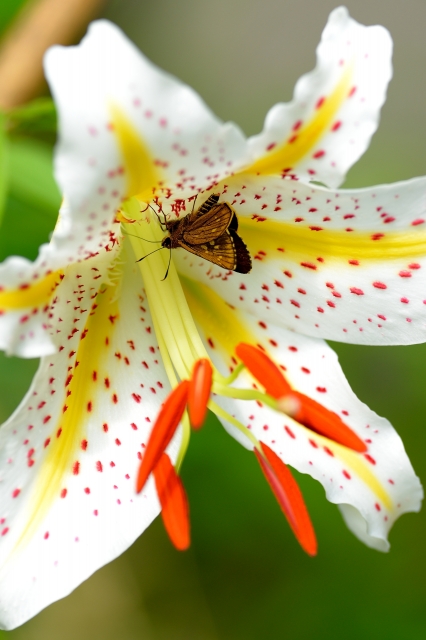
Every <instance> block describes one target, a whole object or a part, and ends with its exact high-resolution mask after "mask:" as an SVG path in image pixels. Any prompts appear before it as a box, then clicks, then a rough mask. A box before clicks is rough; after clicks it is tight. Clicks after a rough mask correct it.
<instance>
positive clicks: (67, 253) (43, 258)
mask: <svg viewBox="0 0 426 640" xmlns="http://www.w3.org/2000/svg"><path fill="white" fill-rule="evenodd" d="M116 229H117V224H114V222H113V218H112V217H111V216H110V217H109V220H108V221H107V220H106V219H103V220H99V219H98V218H97V216H96V215H93V216H89V219H87V218H86V217H85V216H82V215H77V216H75V215H74V216H73V215H72V214H71V211H70V209H69V207H68V206H67V205H65V204H64V205H63V206H62V208H61V212H60V215H59V219H58V222H57V225H56V228H55V230H54V232H53V235H52V239H51V241H50V243H49V244H44V245H42V246H41V247H40V251H39V255H38V257H37V259H36V260H35V261H34V262H30V261H29V260H26V259H25V258H21V257H18V256H12V257H10V258H8V259H7V260H5V261H4V262H3V263H2V264H1V265H0V349H4V350H5V351H6V352H7V353H9V354H12V353H14V354H17V355H20V356H23V357H26V358H35V357H38V356H43V355H48V354H51V353H54V351H55V349H56V346H55V341H54V338H53V336H54V334H55V332H56V329H57V327H56V326H55V323H56V322H57V321H58V317H57V316H56V306H57V305H56V298H55V294H56V293H57V287H58V286H59V284H60V283H61V282H62V281H63V279H64V278H66V277H68V276H67V269H68V267H69V265H72V264H77V263H80V262H83V261H86V260H87V259H89V258H90V260H91V265H90V268H88V270H89V271H90V270H91V272H92V276H93V278H96V279H100V278H104V277H106V273H107V270H108V268H109V266H110V264H111V262H112V261H113V260H114V258H115V257H116V253H117V250H118V247H117V246H116V237H115V230H116ZM83 269H84V267H83ZM73 297H74V298H75V299H77V297H78V295H77V292H76V291H74V294H73ZM75 302H76V300H75ZM59 317H60V316H59Z"/></svg>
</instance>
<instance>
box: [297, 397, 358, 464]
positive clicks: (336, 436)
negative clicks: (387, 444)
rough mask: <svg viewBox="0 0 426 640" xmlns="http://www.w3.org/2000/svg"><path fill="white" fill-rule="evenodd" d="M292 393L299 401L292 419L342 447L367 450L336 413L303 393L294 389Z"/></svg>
mask: <svg viewBox="0 0 426 640" xmlns="http://www.w3.org/2000/svg"><path fill="white" fill-rule="evenodd" d="M294 395H295V396H296V398H297V399H298V400H299V402H300V410H299V411H298V412H297V413H296V414H294V419H295V420H297V422H300V423H301V424H303V425H304V426H306V427H308V428H309V429H312V430H313V431H316V432H317V433H320V434H321V435H323V436H326V437H327V438H330V440H334V442H337V443H338V444H342V445H343V446H344V447H348V448H349V449H353V451H357V452H359V453H364V452H365V451H367V445H366V444H365V442H363V441H362V440H361V438H360V437H359V436H358V435H357V434H356V433H355V431H353V430H352V429H351V428H350V427H348V426H347V425H346V424H345V423H344V422H343V420H342V419H341V418H340V416H338V415H337V413H334V412H333V411H330V409H327V408H326V407H324V406H323V405H322V404H319V402H316V400H313V399H312V398H309V397H308V396H305V395H304V394H303V393H299V392H298V391H295V392H294Z"/></svg>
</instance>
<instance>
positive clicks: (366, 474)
mask: <svg viewBox="0 0 426 640" xmlns="http://www.w3.org/2000/svg"><path fill="white" fill-rule="evenodd" d="M315 438H316V439H317V440H318V439H321V440H322V441H323V442H324V443H326V446H327V448H328V449H330V451H331V452H332V453H333V454H334V455H335V456H336V458H339V460H341V461H342V462H343V463H344V464H346V465H347V466H348V467H350V468H351V469H352V471H353V473H354V474H355V475H356V476H357V477H358V478H359V479H360V480H362V482H364V484H366V485H367V487H368V488H369V489H371V491H372V492H373V493H374V494H375V496H376V497H377V498H378V499H379V500H380V501H381V502H382V504H383V505H384V506H385V507H386V509H389V510H392V508H393V502H392V498H391V497H390V495H389V493H388V492H387V491H386V489H385V488H384V486H383V485H382V483H381V482H380V480H379V479H378V477H377V476H376V475H375V474H374V473H373V472H372V471H371V469H370V468H369V466H368V465H370V466H371V464H373V463H374V464H375V462H374V459H373V458H371V457H370V460H373V462H369V463H367V462H365V460H364V458H363V457H362V455H360V454H359V453H355V452H354V451H351V450H350V449H347V448H346V447H342V446H341V445H339V444H336V443H335V442H332V441H331V440H328V438H322V437H319V436H317V435H315Z"/></svg>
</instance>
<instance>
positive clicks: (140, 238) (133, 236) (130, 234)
mask: <svg viewBox="0 0 426 640" xmlns="http://www.w3.org/2000/svg"><path fill="white" fill-rule="evenodd" d="M123 235H124V236H132V238H139V240H144V241H145V242H151V243H152V244H156V243H158V242H162V240H147V239H146V238H142V236H135V234H134V233H124V231H123Z"/></svg>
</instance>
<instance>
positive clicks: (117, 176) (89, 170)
mask: <svg viewBox="0 0 426 640" xmlns="http://www.w3.org/2000/svg"><path fill="white" fill-rule="evenodd" d="M45 68H46V75H47V78H48V81H49V84H50V86H51V90H52V93H53V95H54V98H55V102H56V104H57V107H58V110H59V125H60V139H59V145H58V149H57V159H56V176H57V179H58V182H59V185H60V187H61V188H62V190H63V192H64V194H65V196H66V197H67V199H69V202H70V204H71V207H72V208H73V210H75V211H80V210H83V209H84V210H87V212H88V213H89V212H90V211H94V212H96V213H97V214H98V215H101V214H102V210H103V209H104V208H105V210H108V211H109V212H111V211H113V210H115V208H117V206H118V205H119V203H120V201H121V199H122V198H123V197H124V196H133V195H136V194H139V196H140V198H141V199H142V200H147V201H149V200H150V199H151V198H152V197H153V195H154V194H155V193H157V195H158V194H160V193H163V196H165V197H166V198H167V199H169V198H172V201H176V200H178V201H181V199H182V198H187V197H188V196H190V195H193V194H194V193H197V190H198V189H204V188H207V187H208V186H209V185H210V184H212V183H213V182H215V181H217V180H219V179H221V178H223V177H224V176H226V175H229V174H230V173H231V172H232V171H233V169H234V165H235V163H236V162H237V161H238V162H241V158H242V156H244V154H245V152H246V142H245V139H244V137H243V135H242V133H241V132H240V130H239V129H238V128H237V127H236V126H234V125H231V124H227V125H224V124H222V123H221V122H220V121H219V120H218V119H217V118H216V117H215V116H214V115H213V114H212V113H211V112H210V110H209V109H208V108H207V107H206V105H205V104H204V103H203V102H202V101H201V99H200V98H199V97H198V96H197V94H196V93H195V92H194V91H192V89H190V88H189V87H187V86H186V85H184V84H183V83H181V82H179V81H178V80H176V79H174V78H172V77H171V76H169V75H168V74H167V73H165V72H163V71H161V70H159V69H157V67H155V66H154V65H153V64H152V63H151V62H149V61H148V60H147V59H146V58H145V57H144V56H143V55H142V54H141V53H140V52H139V51H138V50H137V49H136V47H135V46H134V45H133V44H132V43H131V42H130V41H129V40H128V39H127V38H126V37H125V36H124V35H123V34H122V32H121V31H120V30H119V29H118V28H117V27H115V26H114V25H113V24H111V23H109V22H106V21H99V22H95V23H93V24H92V25H91V26H90V28H89V32H88V35H87V36H86V37H85V38H84V39H83V40H82V42H81V44H80V45H79V46H77V47H68V48H62V47H54V48H53V49H51V50H50V51H49V52H48V53H47V56H46V61H45ZM176 206H177V207H178V206H179V204H176Z"/></svg>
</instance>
